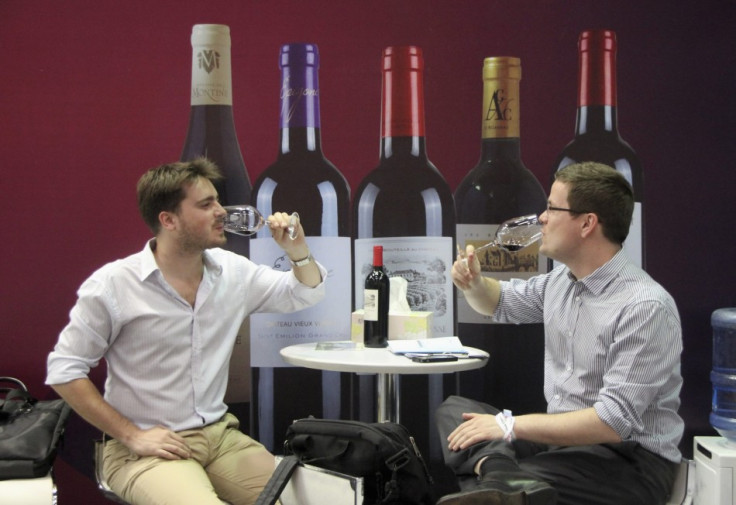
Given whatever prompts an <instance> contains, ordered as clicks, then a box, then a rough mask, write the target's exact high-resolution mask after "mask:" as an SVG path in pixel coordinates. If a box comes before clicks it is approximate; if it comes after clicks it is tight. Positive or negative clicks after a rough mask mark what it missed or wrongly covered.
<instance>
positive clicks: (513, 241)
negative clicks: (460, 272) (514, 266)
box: [457, 214, 542, 262]
mask: <svg viewBox="0 0 736 505" xmlns="http://www.w3.org/2000/svg"><path fill="white" fill-rule="evenodd" d="M540 238H542V225H541V224H540V223H539V218H538V217H537V215H536V214H530V215H528V216H520V217H514V218H511V219H508V220H506V221H504V222H503V223H501V226H499V227H498V230H496V237H495V238H494V239H493V240H492V241H491V242H488V243H487V244H484V245H482V246H480V247H476V248H475V252H478V251H483V250H485V249H490V248H491V247H497V248H499V249H504V250H506V251H509V252H516V251H520V250H522V249H524V248H525V247H529V246H530V245H532V244H533V243H534V242H536V241H537V240H539V239H540ZM457 247H458V253H459V254H462V255H464V254H465V253H464V251H462V250H460V246H459V245H458V246H457ZM463 261H466V262H467V258H463Z"/></svg>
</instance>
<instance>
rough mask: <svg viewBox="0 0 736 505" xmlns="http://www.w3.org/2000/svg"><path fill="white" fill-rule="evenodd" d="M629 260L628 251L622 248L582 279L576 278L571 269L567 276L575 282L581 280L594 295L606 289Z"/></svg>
mask: <svg viewBox="0 0 736 505" xmlns="http://www.w3.org/2000/svg"><path fill="white" fill-rule="evenodd" d="M628 262H629V260H628V258H627V257H626V253H625V252H624V250H623V249H621V250H620V251H619V252H617V253H616V254H615V255H614V256H613V258H611V259H610V260H608V261H607V262H606V263H604V264H603V265H601V266H600V267H598V268H597V269H596V270H595V271H594V272H593V273H591V274H589V275H587V276H585V277H583V278H582V279H576V278H575V276H574V275H572V272H570V271H569V270H568V271H567V276H568V278H569V279H570V281H572V282H573V283H575V282H579V283H580V284H582V285H583V286H585V288H586V289H588V290H589V291H590V292H591V293H593V294H594V295H599V294H601V293H602V292H603V290H604V289H606V286H608V285H609V284H610V283H611V282H613V280H614V279H616V277H617V276H618V275H619V273H620V272H621V270H623V268H624V267H625V266H626V265H627V264H628Z"/></svg>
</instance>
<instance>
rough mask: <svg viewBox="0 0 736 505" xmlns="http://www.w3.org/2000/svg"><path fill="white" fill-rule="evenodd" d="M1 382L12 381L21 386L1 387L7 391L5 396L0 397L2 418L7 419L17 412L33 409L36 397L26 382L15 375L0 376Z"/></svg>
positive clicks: (3, 390)
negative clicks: (29, 390) (14, 376)
mask: <svg viewBox="0 0 736 505" xmlns="http://www.w3.org/2000/svg"><path fill="white" fill-rule="evenodd" d="M0 382H12V383H14V384H17V385H18V386H20V389H18V388H8V387H3V388H0V392H5V393H6V394H5V398H0V420H7V419H9V418H10V417H12V416H13V415H15V414H19V413H21V412H27V411H30V410H32V409H33V404H35V403H36V399H35V398H34V397H32V396H31V394H30V393H29V392H28V389H27V388H26V385H25V384H23V383H22V382H21V381H19V380H18V379H14V378H13V377H0Z"/></svg>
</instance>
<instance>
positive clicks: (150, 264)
mask: <svg viewBox="0 0 736 505" xmlns="http://www.w3.org/2000/svg"><path fill="white" fill-rule="evenodd" d="M155 249H156V239H155V238H152V239H151V240H149V241H148V242H146V245H145V246H144V247H143V251H141V270H140V274H139V275H140V280H141V282H143V281H145V280H146V279H147V278H148V277H150V276H151V275H152V274H153V273H154V272H156V271H160V268H159V266H158V263H156V257H155V256H154V254H153V251H154V250H155ZM202 260H203V261H204V268H205V270H206V271H207V272H208V273H209V274H211V275H213V276H216V277H217V276H220V275H222V265H221V264H220V263H218V261H217V260H216V259H215V258H214V257H213V256H212V254H211V253H210V252H209V251H208V250H205V251H204V252H202Z"/></svg>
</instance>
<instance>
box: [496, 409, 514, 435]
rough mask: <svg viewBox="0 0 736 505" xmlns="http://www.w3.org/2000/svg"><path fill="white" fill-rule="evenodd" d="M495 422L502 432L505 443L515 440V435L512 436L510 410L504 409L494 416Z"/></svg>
mask: <svg viewBox="0 0 736 505" xmlns="http://www.w3.org/2000/svg"><path fill="white" fill-rule="evenodd" d="M496 422H497V423H498V425H499V426H500V427H501V429H502V430H503V439H504V440H505V441H506V442H513V441H514V440H516V435H514V416H512V415H511V411H510V410H508V409H504V411H503V412H499V413H498V414H496Z"/></svg>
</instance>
